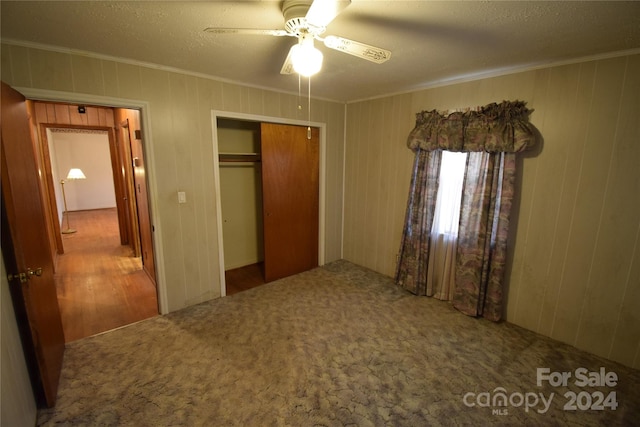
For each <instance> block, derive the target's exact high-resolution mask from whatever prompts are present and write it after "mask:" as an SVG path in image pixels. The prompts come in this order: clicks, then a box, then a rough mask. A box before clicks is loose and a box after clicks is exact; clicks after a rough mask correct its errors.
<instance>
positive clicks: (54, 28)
mask: <svg viewBox="0 0 640 427" xmlns="http://www.w3.org/2000/svg"><path fill="white" fill-rule="evenodd" d="M0 7H1V19H2V21H1V36H2V39H3V41H7V42H28V43H36V44H45V45H49V46H56V47H62V48H69V49H75V50H79V51H86V52H93V53H98V54H102V55H108V56H113V57H119V58H126V59H129V60H135V61H140V62H146V63H153V64H158V65H162V66H167V67H173V68H177V69H181V70H186V71H191V72H195V73H201V74H206V75H209V76H213V77H217V78H220V79H223V80H227V81H234V82H238V83H241V84H246V85H251V86H258V87H265V88H272V89H276V90H282V91H287V92H296V91H297V90H298V79H297V77H296V76H295V75H280V68H281V66H282V63H283V61H284V59H285V57H286V56H287V52H288V50H289V48H290V47H291V46H292V45H293V44H295V43H296V39H294V38H291V37H272V36H256V35H230V34H212V33H206V32H204V31H203V30H204V28H206V27H210V26H217V27H247V28H265V29H282V28H283V26H284V20H283V17H282V12H281V7H282V2H280V1H259V2H253V1H239V2H220V1H199V2H186V1H165V2H156V1H128V2H115V1H71V2H60V1H44V2H37V1H17V2H13V1H6V0H2V1H1V2H0ZM639 22H640V1H631V2H613V1H605V2H591V1H585V2H582V1H576V2H572V1H566V2H550V1H542V2H527V1H514V2H502V1H497V2H493V1H473V2H458V1H445V2H438V1H408V2H404V1H359V0H353V2H352V3H351V5H349V6H348V7H347V8H346V9H345V10H344V11H343V12H342V13H341V14H340V15H339V16H338V17H337V18H336V19H335V20H334V21H333V22H332V23H331V24H329V26H328V28H327V31H326V33H325V35H330V34H331V35H338V36H342V37H346V38H349V39H352V40H356V41H360V42H363V43H367V44H371V45H375V46H380V47H383V48H385V49H389V50H391V51H392V56H391V59H390V60H389V61H387V62H386V63H384V64H380V65H378V64H374V63H371V62H368V61H365V60H362V59H359V58H356V57H353V56H350V55H346V54H343V53H340V52H336V51H333V50H330V49H327V48H325V47H324V46H320V49H321V50H322V52H323V53H324V65H323V69H322V71H321V72H320V73H319V74H318V75H317V76H314V77H313V78H312V84H311V90H312V96H314V97H319V98H324V99H331V100H337V101H346V102H348V101H354V100H360V99H366V98H371V97H377V96H382V95H387V94H393V93H400V92H407V91H411V90H415V89H419V88H422V87H428V86H432V85H437V84H442V83H445V82H450V81H457V80H464V79H468V78H473V77H476V76H487V75H495V74H499V73H504V72H508V71H511V70H518V69H526V68H531V67H536V66H541V65H545V64H551V63H558V62H565V61H572V60H576V59H580V58H585V57H591V56H601V55H608V54H610V53H612V52H620V51H629V50H640V25H639ZM304 87H306V85H305V86H304Z"/></svg>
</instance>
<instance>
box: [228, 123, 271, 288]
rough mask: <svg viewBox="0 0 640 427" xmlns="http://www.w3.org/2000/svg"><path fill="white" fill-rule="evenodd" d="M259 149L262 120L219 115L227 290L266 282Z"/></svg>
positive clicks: (250, 286)
mask: <svg viewBox="0 0 640 427" xmlns="http://www.w3.org/2000/svg"><path fill="white" fill-rule="evenodd" d="M260 149H261V146H260V122H251V121H243V120H235V119H222V118H219V119H218V162H219V163H218V164H219V172H220V202H221V208H222V234H223V242H224V245H223V246H224V248H223V250H224V270H225V282H226V290H227V295H233V294H235V293H238V292H241V291H244V290H247V289H250V288H253V287H256V286H259V285H262V284H264V283H265V280H264V239H263V219H262V167H261V166H262V162H261V159H260Z"/></svg>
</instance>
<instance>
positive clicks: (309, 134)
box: [307, 76, 311, 139]
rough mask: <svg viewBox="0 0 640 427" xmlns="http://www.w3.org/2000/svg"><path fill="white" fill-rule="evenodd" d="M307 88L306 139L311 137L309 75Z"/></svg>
mask: <svg viewBox="0 0 640 427" xmlns="http://www.w3.org/2000/svg"><path fill="white" fill-rule="evenodd" d="M307 87H308V88H309V96H308V97H307V102H308V107H307V113H308V117H309V119H308V121H307V139H311V76H309V84H308V86H307Z"/></svg>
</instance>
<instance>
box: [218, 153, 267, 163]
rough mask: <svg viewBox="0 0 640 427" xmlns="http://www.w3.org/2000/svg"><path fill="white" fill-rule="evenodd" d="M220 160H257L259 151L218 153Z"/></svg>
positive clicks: (258, 159)
mask: <svg viewBox="0 0 640 427" xmlns="http://www.w3.org/2000/svg"><path fill="white" fill-rule="evenodd" d="M218 161H220V162H259V161H260V153H220V154H219V155H218Z"/></svg>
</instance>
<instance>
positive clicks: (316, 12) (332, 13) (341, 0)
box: [305, 0, 351, 27]
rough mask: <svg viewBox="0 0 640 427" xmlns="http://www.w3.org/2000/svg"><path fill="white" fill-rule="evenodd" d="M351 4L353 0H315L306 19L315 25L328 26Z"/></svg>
mask: <svg viewBox="0 0 640 427" xmlns="http://www.w3.org/2000/svg"><path fill="white" fill-rule="evenodd" d="M349 4H351V0H314V2H313V3H312V4H311V7H310V8H309V11H308V12H307V16H306V17H305V19H306V20H307V23H308V24H309V25H312V26H314V27H326V26H327V25H329V22H331V21H333V19H334V18H335V17H336V16H338V14H339V13H340V12H342V11H343V10H344V9H345V8H346V7H347V6H349Z"/></svg>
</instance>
